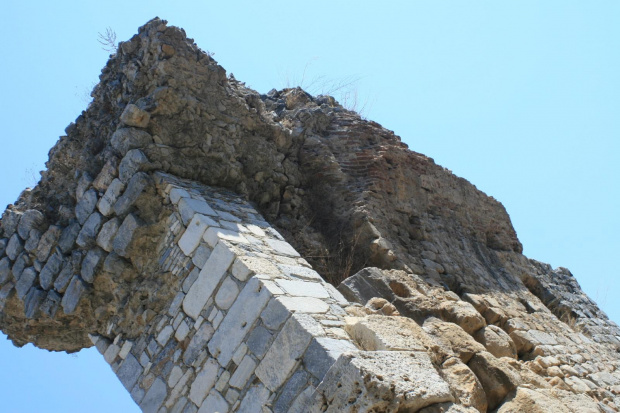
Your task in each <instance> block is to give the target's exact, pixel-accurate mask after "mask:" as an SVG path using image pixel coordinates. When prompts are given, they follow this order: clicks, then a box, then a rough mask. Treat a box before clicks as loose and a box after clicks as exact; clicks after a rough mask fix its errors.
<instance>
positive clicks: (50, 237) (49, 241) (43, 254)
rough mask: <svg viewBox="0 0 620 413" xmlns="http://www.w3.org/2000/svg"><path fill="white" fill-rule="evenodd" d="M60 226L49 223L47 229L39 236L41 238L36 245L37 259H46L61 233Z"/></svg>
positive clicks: (42, 260) (43, 260)
mask: <svg viewBox="0 0 620 413" xmlns="http://www.w3.org/2000/svg"><path fill="white" fill-rule="evenodd" d="M61 232H62V230H61V228H60V227H58V226H56V225H51V226H50V227H49V228H48V229H47V231H45V233H44V234H43V235H42V236H41V240H40V241H39V243H38V246H37V259H38V260H39V261H41V262H45V261H47V258H48V257H49V255H50V252H51V251H52V248H53V247H54V245H56V241H58V238H59V237H60V235H61Z"/></svg>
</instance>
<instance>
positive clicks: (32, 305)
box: [24, 287, 46, 319]
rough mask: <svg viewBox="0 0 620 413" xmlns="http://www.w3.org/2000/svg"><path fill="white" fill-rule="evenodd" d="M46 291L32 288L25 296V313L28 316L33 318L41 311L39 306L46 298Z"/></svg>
mask: <svg viewBox="0 0 620 413" xmlns="http://www.w3.org/2000/svg"><path fill="white" fill-rule="evenodd" d="M45 296H46V294H45V291H43V290H41V289H39V288H36V287H34V288H31V289H30V290H29V291H28V294H26V297H25V298H24V314H25V315H26V318H30V319H33V318H35V316H36V315H37V313H38V312H39V307H40V305H41V303H42V301H43V300H44V299H45Z"/></svg>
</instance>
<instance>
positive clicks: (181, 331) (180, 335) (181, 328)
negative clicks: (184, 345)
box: [174, 321, 189, 341]
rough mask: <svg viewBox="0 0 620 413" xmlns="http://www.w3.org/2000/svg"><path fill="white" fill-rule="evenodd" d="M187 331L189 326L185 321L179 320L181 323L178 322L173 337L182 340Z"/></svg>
mask: <svg viewBox="0 0 620 413" xmlns="http://www.w3.org/2000/svg"><path fill="white" fill-rule="evenodd" d="M188 333H189V326H188V325H187V323H186V322H185V321H181V324H179V326H178V327H177V331H176V333H174V338H176V339H177V341H183V340H185V337H187V334H188Z"/></svg>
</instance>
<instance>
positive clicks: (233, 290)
mask: <svg viewBox="0 0 620 413" xmlns="http://www.w3.org/2000/svg"><path fill="white" fill-rule="evenodd" d="M237 295H239V287H238V286H237V283H236V282H234V281H233V280H232V278H230V277H226V279H225V280H224V281H223V282H222V285H221V286H220V288H219V289H218V291H217V294H216V295H215V304H216V305H217V306H218V307H219V308H220V309H222V310H228V309H229V308H230V306H231V305H232V304H233V303H234V302H235V299H236V298H237Z"/></svg>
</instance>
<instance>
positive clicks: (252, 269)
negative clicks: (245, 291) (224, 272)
mask: <svg viewBox="0 0 620 413" xmlns="http://www.w3.org/2000/svg"><path fill="white" fill-rule="evenodd" d="M254 274H264V275H268V276H270V277H275V276H278V275H280V274H281V273H280V270H279V269H278V267H277V266H276V265H275V264H273V263H272V262H271V261H269V260H267V259H265V258H260V257H246V256H241V257H237V259H236V260H235V263H234V264H233V267H232V275H233V276H234V277H235V278H236V279H238V280H239V281H246V280H247V279H248V278H250V276H252V275H254Z"/></svg>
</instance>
